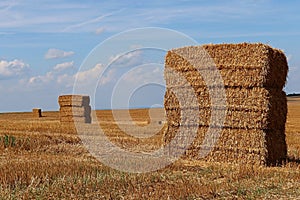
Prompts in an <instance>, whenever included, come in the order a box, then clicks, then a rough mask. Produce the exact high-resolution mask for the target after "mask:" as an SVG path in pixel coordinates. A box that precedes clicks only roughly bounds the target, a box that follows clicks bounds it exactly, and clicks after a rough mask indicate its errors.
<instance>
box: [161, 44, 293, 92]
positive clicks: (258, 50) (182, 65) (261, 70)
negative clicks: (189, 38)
mask: <svg viewBox="0 0 300 200" xmlns="http://www.w3.org/2000/svg"><path fill="white" fill-rule="evenodd" d="M203 50H205V53H204V54H203ZM205 55H209V56H210V57H211V58H212V60H213V61H214V63H215V66H216V68H217V69H218V70H219V72H220V74H221V76H222V78H223V81H224V84H225V86H243V87H269V88H273V87H275V88H280V89H282V88H283V86H284V85H285V83H286V77H287V72H288V65H287V59H286V57H285V55H284V53H283V52H282V51H281V50H278V49H274V48H272V47H270V46H268V45H264V44H247V43H242V44H217V45H203V46H190V47H183V48H178V49H174V50H170V51H168V53H167V55H166V61H165V69H173V70H176V71H178V72H183V73H184V76H185V77H186V78H187V80H188V81H189V82H190V83H191V84H192V85H206V83H205V82H204V81H203V79H202V78H201V76H199V74H198V75H197V76H195V75H196V74H197V73H195V72H196V69H195V66H193V64H191V63H190V60H193V59H194V58H195V56H197V58H198V60H199V63H200V61H201V60H203V61H204V62H205V61H206V60H207V58H206V57H205ZM200 67H201V69H200V70H203V73H204V72H205V73H208V74H209V71H210V70H211V69H212V68H211V66H210V64H209V65H208V66H200ZM165 72H166V73H165V76H168V73H167V72H168V70H165ZM211 79H212V80H213V79H214V77H211ZM166 81H167V86H168V85H173V86H175V85H177V84H180V83H176V81H177V80H176V79H168V78H167V80H166Z"/></svg>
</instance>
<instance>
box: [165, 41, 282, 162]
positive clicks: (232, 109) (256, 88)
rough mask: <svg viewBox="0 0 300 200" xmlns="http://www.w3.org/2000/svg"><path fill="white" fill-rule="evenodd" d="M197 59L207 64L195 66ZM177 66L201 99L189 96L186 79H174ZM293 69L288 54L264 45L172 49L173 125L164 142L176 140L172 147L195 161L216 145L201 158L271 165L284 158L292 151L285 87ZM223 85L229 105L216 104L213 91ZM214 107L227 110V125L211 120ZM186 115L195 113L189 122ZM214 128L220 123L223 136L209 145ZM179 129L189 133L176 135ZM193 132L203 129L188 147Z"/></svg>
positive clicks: (169, 94) (168, 68) (169, 96)
mask: <svg viewBox="0 0 300 200" xmlns="http://www.w3.org/2000/svg"><path fill="white" fill-rule="evenodd" d="M202 49H204V50H206V53H208V55H209V56H210V57H211V58H212V59H213V60H214V62H215V64H216V68H217V69H218V71H219V73H220V75H221V77H222V78H223V82H224V85H223V84H221V83H220V82H217V81H215V80H216V79H217V78H218V76H217V75H216V73H215V72H214V71H213V68H212V66H211V63H210V64H209V62H208V64H206V63H205V61H208V60H209V59H207V58H206V57H205V54H203V51H202ZM195 58H196V59H195ZM194 60H197V61H195V62H198V61H199V63H201V64H202V65H201V66H200V69H196V68H195V67H194V66H193V64H195V63H192V62H194ZM200 61H201V62H200ZM197 64H198V63H197ZM197 67H199V66H197ZM172 70H175V71H176V72H177V73H179V74H180V75H181V76H182V77H184V78H185V79H186V80H187V82H188V84H189V85H190V86H191V87H192V88H193V89H194V94H195V97H191V96H190V95H188V93H187V91H189V90H188V88H187V87H186V84H185V83H183V82H182V80H180V79H178V78H172V73H173V72H172ZM198 70H199V71H200V73H199V71H198ZM287 72H288V65H287V60H286V57H285V55H284V53H283V52H282V51H280V50H278V49H273V48H271V47H270V46H268V45H264V44H247V43H242V44H218V45H203V46H201V47H200V46H196V47H184V48H179V49H174V50H171V51H169V52H168V53H167V55H166V62H165V73H164V75H165V79H166V85H167V89H166V93H165V100H164V106H165V111H166V117H167V125H168V130H167V131H166V132H165V133H164V139H163V140H164V141H163V142H164V144H165V145H167V144H169V143H170V142H171V140H174V139H175V142H172V143H170V144H172V145H173V146H171V148H172V150H174V151H176V149H177V150H182V149H187V150H186V151H185V155H184V156H185V157H187V158H191V159H200V157H199V156H198V155H199V151H200V149H201V148H202V149H207V150H208V149H211V148H213V150H212V151H211V152H210V153H209V154H208V155H207V156H206V157H205V158H201V159H203V160H207V161H214V162H231V163H232V162H234V163H248V164H257V165H270V164H275V163H276V162H278V161H280V160H282V159H284V158H285V157H286V154H287V146H286V141H285V122H286V115H287V100H286V94H285V93H284V92H283V91H282V89H283V87H284V85H285V83H286V76H287ZM203 74H205V75H208V77H205V78H206V79H205V80H206V81H208V82H209V83H211V84H210V85H209V88H208V86H207V85H206V82H205V81H204V79H203V77H202V76H201V75H203ZM220 87H225V94H226V105H221V104H218V103H217V104H214V105H212V103H211V98H212V96H210V95H212V94H215V95H219V94H217V93H215V92H212V91H215V89H219V88H220ZM174 91H176V93H177V94H178V93H179V94H180V96H181V98H183V99H184V101H183V102H179V101H178V99H177V98H176V96H175V93H174ZM189 98H196V99H189ZM218 98H222V97H221V96H220V97H219V96H214V99H216V100H217V101H216V102H222V101H218V100H221V99H218ZM191 102H196V103H194V104H191ZM180 103H181V104H180ZM212 110H219V111H222V112H224V113H226V115H225V121H224V124H218V123H217V122H215V121H212V122H211V121H210V118H211V114H212ZM182 113H184V114H185V115H188V116H190V117H189V121H188V120H187V119H184V118H183V117H182V116H181V115H182ZM195 113H199V115H195ZM218 117H220V116H216V118H217V119H218ZM208 127H211V128H212V129H210V130H212V133H213V132H214V131H216V130H217V128H218V127H221V128H223V129H222V131H221V134H220V137H219V138H211V140H212V142H211V143H210V144H211V145H208V146H203V145H202V142H203V139H204V137H205V134H206V133H207V130H208ZM179 129H180V130H184V132H185V133H187V134H186V135H184V136H180V137H179V136H176V134H177V133H178V130H179ZM214 129H215V130H214ZM192 130H197V136H196V138H195V140H194V142H193V143H192V144H191V146H190V147H187V146H184V145H185V143H184V142H183V141H189V139H191V138H189V134H188V133H190V132H191V131H192ZM213 141H214V142H216V143H214V142H213ZM178 152H179V151H178ZM172 155H174V154H172Z"/></svg>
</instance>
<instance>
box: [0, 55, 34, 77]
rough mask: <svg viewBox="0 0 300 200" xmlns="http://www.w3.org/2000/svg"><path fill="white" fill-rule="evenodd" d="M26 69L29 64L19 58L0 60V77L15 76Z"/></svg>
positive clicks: (27, 69)
mask: <svg viewBox="0 0 300 200" xmlns="http://www.w3.org/2000/svg"><path fill="white" fill-rule="evenodd" d="M28 71H29V65H28V64H26V63H24V62H23V61H21V60H17V59H15V60H13V61H6V60H1V61H0V79H1V78H13V77H17V76H20V75H22V74H24V73H26V72H28Z"/></svg>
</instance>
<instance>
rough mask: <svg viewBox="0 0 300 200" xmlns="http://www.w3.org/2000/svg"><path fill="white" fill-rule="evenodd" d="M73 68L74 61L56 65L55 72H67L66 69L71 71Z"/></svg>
mask: <svg viewBox="0 0 300 200" xmlns="http://www.w3.org/2000/svg"><path fill="white" fill-rule="evenodd" d="M72 67H74V61H71V62H64V63H59V64H57V65H55V66H54V68H53V69H54V70H55V71H63V70H66V69H69V68H72Z"/></svg>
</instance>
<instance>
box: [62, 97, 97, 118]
mask: <svg viewBox="0 0 300 200" xmlns="http://www.w3.org/2000/svg"><path fill="white" fill-rule="evenodd" d="M58 103H59V105H60V109H59V112H60V122H64V123H91V121H92V118H91V106H90V105H89V104H90V97H89V96H82V95H62V96H59V98H58Z"/></svg>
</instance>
